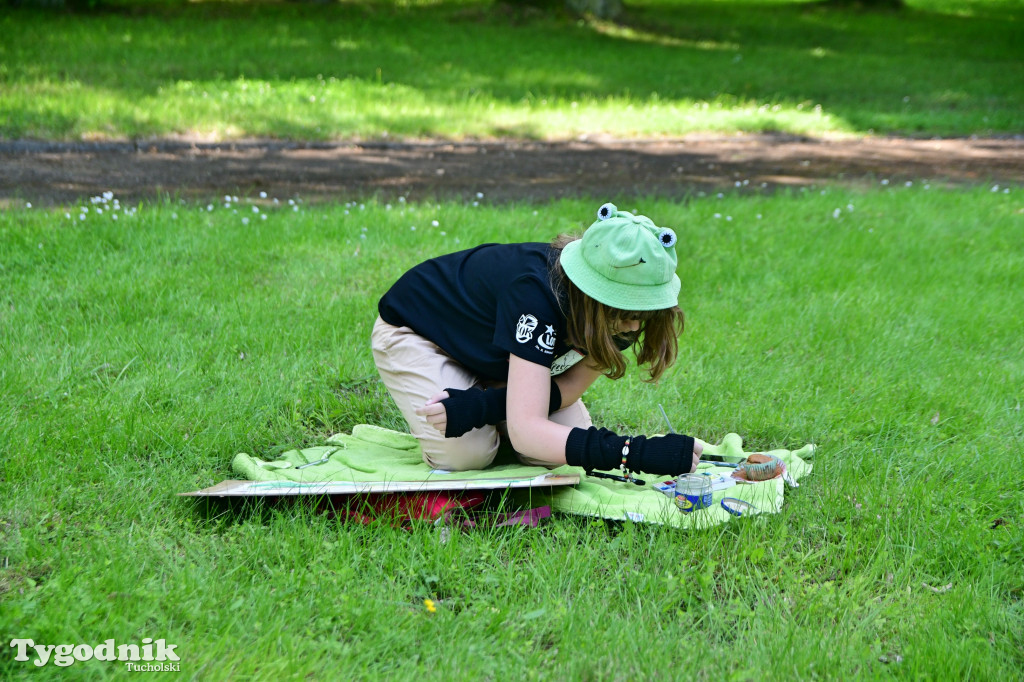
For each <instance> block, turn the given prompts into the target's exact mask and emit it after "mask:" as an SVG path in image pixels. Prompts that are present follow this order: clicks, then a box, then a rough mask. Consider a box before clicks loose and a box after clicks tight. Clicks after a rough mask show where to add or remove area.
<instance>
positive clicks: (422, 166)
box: [0, 135, 1024, 205]
mask: <svg viewBox="0 0 1024 682" xmlns="http://www.w3.org/2000/svg"><path fill="white" fill-rule="evenodd" d="M882 180H888V181H889V182H890V183H902V182H906V181H915V182H916V181H929V182H932V183H934V184H937V185H944V184H945V185H948V184H952V185H972V184H982V183H986V184H987V183H993V184H1000V185H1020V184H1022V183H1024V138H1020V137H1014V138H986V139H966V138H964V139H934V140H929V139H908V138H858V139H824V140H823V139H809V138H802V137H793V136H783V135H758V136H737V137H687V138H683V139H674V140H629V141H623V140H612V139H607V140H605V139H590V140H580V141H569V142H528V141H496V142H457V143H452V142H422V143H411V144H383V143H343V144H315V143H294V142H282V141H271V140H246V141H239V142H232V143H223V144H209V143H198V142H195V143H193V142H188V141H181V140H153V141H145V142H113V143H111V142H95V143H52V142H34V141H8V142H0V205H10V204H11V203H13V202H15V201H30V202H32V203H33V204H35V205H55V204H67V203H75V202H77V201H79V200H81V199H87V198H88V197H90V196H95V195H98V194H101V193H102V192H106V191H111V192H114V194H115V195H116V196H117V197H119V198H120V199H121V201H122V202H124V201H138V200H143V199H150V198H153V197H157V196H160V195H172V196H178V197H181V198H185V199H190V200H196V201H207V200H210V199H213V198H217V197H220V196H223V195H225V194H233V195H255V194H257V193H259V192H267V194H268V196H274V197H280V198H286V197H302V198H303V199H305V200H307V201H314V200H343V201H345V200H352V199H357V198H365V197H369V196H374V195H376V196H380V197H381V198H393V197H397V196H405V197H407V198H408V199H410V200H416V199H424V198H439V199H440V198H448V199H453V198H462V199H472V198H473V197H475V195H476V193H478V192H481V193H483V194H484V195H485V196H486V197H487V200H488V201H489V202H510V201H546V200H549V199H554V198H560V197H579V196H585V197H594V198H599V199H601V200H607V199H614V197H622V196H630V195H632V196H668V197H676V196H685V195H687V194H692V193H695V192H697V191H722V190H723V189H726V188H729V189H736V188H740V189H741V190H743V191H772V190H775V189H778V188H780V187H798V186H807V185H825V184H835V183H848V184H862V183H870V184H877V183H879V182H881V181H882Z"/></svg>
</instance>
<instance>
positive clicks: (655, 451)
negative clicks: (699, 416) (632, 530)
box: [565, 426, 694, 476]
mask: <svg viewBox="0 0 1024 682" xmlns="http://www.w3.org/2000/svg"><path fill="white" fill-rule="evenodd" d="M625 444H626V436H620V435H618V434H616V433H614V432H612V431H609V430H608V429H598V428H596V427H594V426H591V427H590V428H589V429H586V430H583V429H578V428H577V429H573V430H572V431H570V432H569V440H567V441H566V443H565V461H566V463H567V464H571V465H572V466H577V467H583V468H584V469H586V470H587V471H593V470H594V469H598V470H600V471H611V470H613V469H616V468H618V467H619V465H620V464H621V463H622V446H623V445H625ZM693 445H694V441H693V438H691V437H690V436H684V435H682V434H678V433H670V434H668V435H667V436H654V437H653V438H648V437H646V436H632V437H630V438H629V456H628V458H627V459H626V468H627V469H629V470H630V471H642V472H644V473H648V474H657V475H659V476H660V475H663V474H667V475H669V476H677V475H679V474H688V473H690V471H691V470H692V469H693Z"/></svg>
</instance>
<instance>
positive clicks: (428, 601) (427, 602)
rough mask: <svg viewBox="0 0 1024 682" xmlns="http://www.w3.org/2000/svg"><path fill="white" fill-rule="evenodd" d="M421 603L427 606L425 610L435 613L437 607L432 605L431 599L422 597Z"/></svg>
mask: <svg viewBox="0 0 1024 682" xmlns="http://www.w3.org/2000/svg"><path fill="white" fill-rule="evenodd" d="M423 605H424V606H426V607H427V611H430V612H431V613H437V607H436V606H434V600H433V599H424V600H423Z"/></svg>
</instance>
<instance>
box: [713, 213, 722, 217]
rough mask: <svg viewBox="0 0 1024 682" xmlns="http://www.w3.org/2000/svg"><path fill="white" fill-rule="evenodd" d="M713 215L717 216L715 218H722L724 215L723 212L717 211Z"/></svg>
mask: <svg viewBox="0 0 1024 682" xmlns="http://www.w3.org/2000/svg"><path fill="white" fill-rule="evenodd" d="M713 217H715V218H721V217H722V214H721V213H716V214H715V215H714V216H713Z"/></svg>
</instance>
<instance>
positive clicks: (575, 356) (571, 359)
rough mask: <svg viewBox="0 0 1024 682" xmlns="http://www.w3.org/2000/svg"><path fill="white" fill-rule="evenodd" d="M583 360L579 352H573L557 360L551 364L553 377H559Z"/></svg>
mask: <svg viewBox="0 0 1024 682" xmlns="http://www.w3.org/2000/svg"><path fill="white" fill-rule="evenodd" d="M582 359H583V356H582V355H580V353H579V351H575V350H571V351H569V352H568V353H566V354H565V355H563V356H562V357H560V358H555V361H554V362H552V363H551V376H553V377H554V376H558V375H559V374H561V373H562V372H564V371H565V370H567V369H569V368H570V367H572V366H573V365H575V364H576V363H577V362H579V361H580V360H582Z"/></svg>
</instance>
